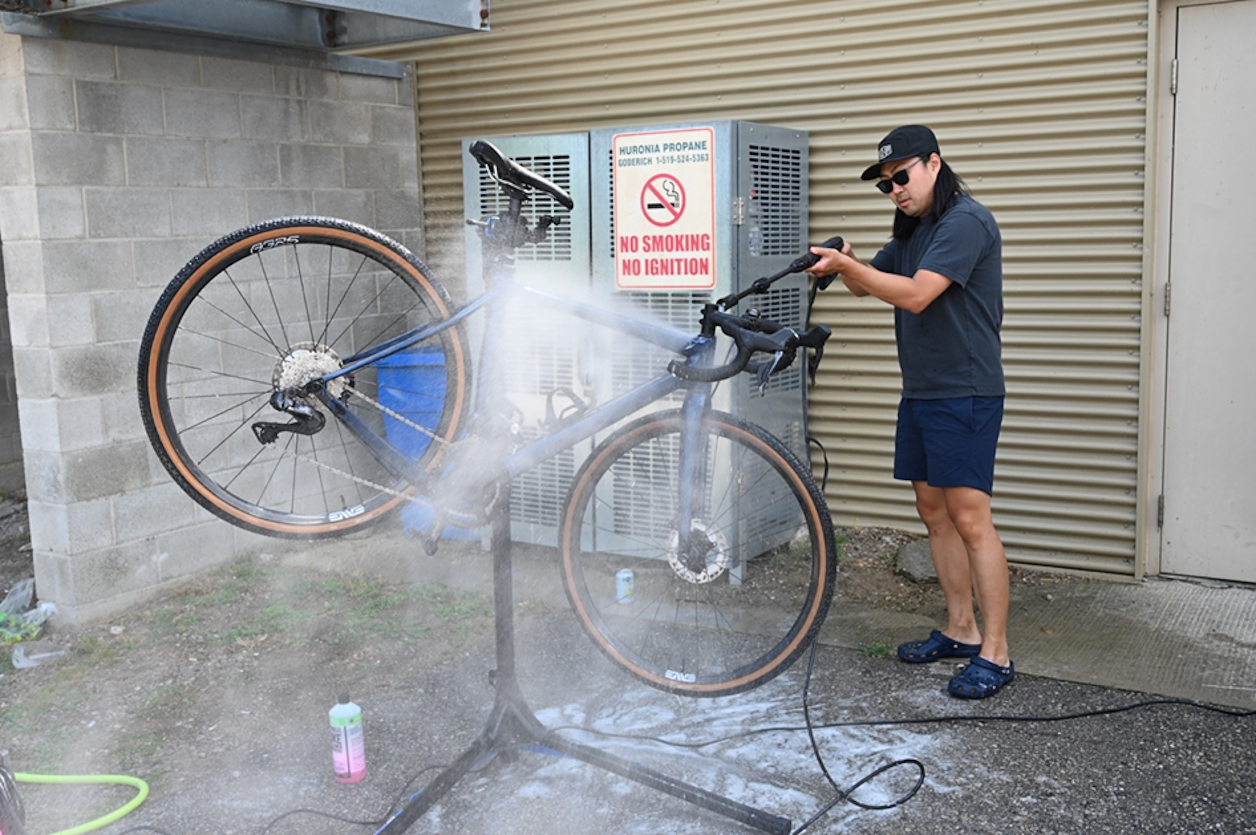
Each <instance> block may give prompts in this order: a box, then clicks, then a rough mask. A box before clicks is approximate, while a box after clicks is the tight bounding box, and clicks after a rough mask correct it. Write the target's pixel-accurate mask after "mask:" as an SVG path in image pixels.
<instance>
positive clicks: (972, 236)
mask: <svg viewBox="0 0 1256 835" xmlns="http://www.w3.org/2000/svg"><path fill="white" fill-rule="evenodd" d="M870 263H871V265H872V266H873V267H875V268H876V269H878V270H881V271H883V272H888V273H897V274H898V275H905V276H913V275H915V274H916V271H917V270H921V269H924V270H931V271H932V272H935V273H939V274H941V275H944V276H946V277H947V278H949V279H950V280H951V285H950V286H949V287H947V288H946V290H945V291H944V292H943V293H942V295H940V296H938V297H937V298H936V299H934V300H933V302H931V303H930V304H929V306H928V307H927V308H925V309H924V310H923V311H921V312H920V313H911V312H908V311H906V310H903V309H902V308H898V307H896V308H894V336H895V339H896V340H897V341H898V364H899V367H900V368H901V369H902V371H903V397H906V398H911V399H917V400H941V399H942V398H946V397H998V396H1001V395H1003V394H1005V393H1006V390H1005V388H1004V385H1003V364H1002V360H1001V347H1000V343H999V328H1000V327H1001V326H1002V324H1003V241H1002V238H1001V237H1000V235H999V227H998V224H996V223H995V222H994V215H992V214H990V210H989V209H987V208H986V207H985V206H982V205H981V204H980V203H978V202H977V201H976V200H973V199H972V198H971V197H969V196H968V195H966V194H959V195H956V198H955V202H954V204H952V206H951V208H950V209H948V210H947V211H946V213H945V214H943V215H942V217H941V218H939V219H938V221H937V222H936V223H935V222H933V221H930V220H928V219H922V220H921V222H920V225H919V226H917V227H916V231H915V232H914V233H913V234H912V236H911V237H910V238H908V239H907V240H905V241H904V240H899V239H893V240H891V241H890V242H889V243H888V244H886V245H885V247H884V248H883V249H882V250H881V251H880V252H878V253H877V254H876V256H875V257H874V258H873V259H872V261H871V262H870Z"/></svg>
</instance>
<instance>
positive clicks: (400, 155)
mask: <svg viewBox="0 0 1256 835" xmlns="http://www.w3.org/2000/svg"><path fill="white" fill-rule="evenodd" d="M412 89H413V88H412V85H411V83H410V80H409V79H408V78H405V77H402V78H395V77H380V76H367V75H355V74H350V73H344V72H334V71H327V70H320V69H311V68H308V67H301V66H290V65H284V64H272V63H267V62H262V61H258V60H245V59H231V58H222V57H207V56H198V55H190V54H182V53H173V52H162V51H150V50H144V49H135V48H130V47H115V46H107V45H101V44H91V43H70V42H62V41H57V40H48V39H40V38H29V37H28V38H19V37H17V36H13V35H0V111H2V112H3V116H2V117H0V247H2V250H0V251H2V253H3V263H4V268H5V279H6V283H7V290H8V320H9V323H10V331H11V337H12V346H13V347H12V351H13V369H14V378H15V383H16V394H17V398H18V411H19V415H20V422H21V438H22V452H23V457H24V460H25V482H26V492H27V495H28V498H29V505H28V506H29V510H30V522H31V536H32V544H33V546H34V552H35V575H36V585H37V588H38V593H39V597H40V598H41V599H42V600H51V601H53V602H55V603H56V604H57V605H58V608H59V613H60V617H61V618H62V619H63V620H64V621H66V622H69V623H82V622H87V621H91V620H97V619H100V618H104V617H108V616H109V615H111V614H113V613H115V612H118V611H120V610H122V609H124V608H126V607H127V606H130V605H133V604H135V603H137V602H139V601H141V600H143V599H144V597H146V596H148V595H151V594H152V593H153V590H154V589H156V588H159V587H161V586H163V585H166V584H169V583H171V582H174V581H177V580H179V579H180V578H183V577H186V576H187V575H189V574H193V573H196V572H199V571H202V570H204V569H206V568H207V567H210V566H213V565H217V564H221V563H223V562H226V561H228V560H230V559H232V558H233V557H234V556H235V555H236V554H238V553H241V552H245V551H248V550H260V549H264V548H273V547H275V544H274V541H273V540H260V538H258V537H254V536H252V535H249V534H245V533H243V532H240V531H237V530H236V529H235V528H232V527H231V526H230V525H228V524H227V523H225V522H221V521H219V520H217V519H216V518H214V517H212V516H210V515H209V514H207V513H205V512H203V511H202V510H200V508H199V507H198V506H196V505H195V504H193V503H192V501H191V500H190V499H188V498H187V497H186V496H184V494H183V493H182V492H181V491H180V490H179V489H178V488H177V487H176V486H175V485H174V484H173V482H171V480H170V479H169V477H168V476H167V475H166V473H165V471H164V470H163V469H162V468H161V466H160V464H159V463H158V461H157V458H156V456H155V455H154V454H153V453H152V451H151V449H150V448H149V445H148V442H147V439H146V437H145V435H144V430H143V426H142V424H141V421H140V416H139V408H138V406H137V398H136V393H135V368H136V357H137V353H138V349H139V340H140V336H141V335H142V333H143V329H144V325H145V323H146V321H147V318H148V315H149V312H150V311H151V309H152V307H153V305H154V303H155V302H156V299H157V297H158V296H159V295H160V293H161V291H162V289H163V288H164V287H165V285H166V284H167V283H168V282H169V280H170V279H171V278H172V277H173V276H174V274H175V273H176V272H177V271H178V270H179V268H180V267H181V266H182V265H183V264H184V263H185V262H186V261H187V260H188V259H189V258H191V257H192V256H193V255H194V254H195V253H196V252H198V251H199V250H200V249H201V248H203V247H204V246H205V245H206V244H208V243H210V242H211V241H213V240H214V239H216V238H217V237H219V236H221V235H224V234H226V233H228V232H231V231H233V230H235V229H237V228H239V227H242V226H244V225H246V224H248V223H252V222H257V221H262V220H266V219H269V218H272V217H277V216H281V215H294V214H311V213H313V214H323V215H331V216H336V217H342V218H346V219H349V220H354V221H358V222H360V223H364V224H366V225H368V226H372V227H375V228H377V229H380V230H381V231H384V232H386V233H388V234H391V235H392V236H394V237H396V238H398V239H399V240H401V241H402V242H404V243H407V244H408V245H410V246H412V247H413V246H415V245H416V241H415V240H414V238H415V236H416V235H417V229H418V226H419V206H418V197H417V186H418V175H417V162H416V154H415V124H414V110H413V104H412ZM0 359H2V357H0ZM0 376H2V372H0ZM2 410H3V402H2V395H0V417H2V414H3V411H2ZM2 448H3V435H2V434H0V451H2Z"/></svg>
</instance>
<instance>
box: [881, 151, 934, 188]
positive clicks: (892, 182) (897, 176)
mask: <svg viewBox="0 0 1256 835" xmlns="http://www.w3.org/2000/svg"><path fill="white" fill-rule="evenodd" d="M924 161H925V158H924V157H917V158H916V162H924ZM916 162H913V163H912V164H911V165H908V166H905V167H903V168H900V169H898V170H897V171H895V172H894V174H893V176H891V177H886V178H885V179H884V180H877V188H878V189H880V190H881V193H882V194H889V193H890V192H891V191H893V190H894V186H896V185H898V186H905V185H907V181H908V180H910V179H911V175H910V174H908V173H907V172H908V171H910V170H911V169H912V167H913V166H915V165H916Z"/></svg>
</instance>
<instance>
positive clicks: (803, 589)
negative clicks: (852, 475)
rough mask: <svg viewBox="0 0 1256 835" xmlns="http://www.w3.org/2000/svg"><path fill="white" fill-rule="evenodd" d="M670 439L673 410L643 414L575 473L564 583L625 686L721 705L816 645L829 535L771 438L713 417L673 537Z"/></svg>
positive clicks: (806, 478) (820, 509) (676, 424)
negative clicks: (690, 509) (690, 498)
mask: <svg viewBox="0 0 1256 835" xmlns="http://www.w3.org/2000/svg"><path fill="white" fill-rule="evenodd" d="M681 428H682V419H681V416H680V413H679V412H667V413H663V414H661V415H651V416H647V417H645V418H643V419H641V420H638V421H636V422H634V423H632V424H629V425H628V426H626V427H624V428H623V429H621V430H619V431H618V432H616V433H615V435H613V436H612V437H611V438H610V439H608V440H607V441H606V442H604V443H603V444H602V445H601V446H599V448H598V449H597V450H596V451H595V452H594V454H593V455H592V456H591V457H590V459H589V461H588V462H586V464H585V465H584V467H583V468H582V470H581V471H580V473H579V474H577V476H576V479H575V481H574V484H573V487H572V491H571V497H570V500H569V503H568V506H567V510H566V514H565V516H564V521H563V529H562V535H561V540H560V541H561V547H562V552H563V553H562V558H563V580H564V583H565V586H566V589H567V594H568V597H569V599H570V600H571V603H572V606H573V607H574V609H575V611H576V613H577V615H578V616H579V618H580V620H581V623H582V624H583V625H584V627H585V629H586V631H588V633H589V634H590V636H591V637H592V638H593V640H594V641H595V642H596V643H597V645H598V646H599V647H600V648H601V649H602V650H603V651H604V652H606V654H607V655H609V656H610V657H611V658H612V659H613V660H614V661H615V662H616V663H618V664H620V665H621V666H623V667H624V668H625V669H627V670H628V671H629V672H631V673H632V674H633V675H635V676H637V677H638V678H640V679H642V680H644V681H646V682H647V683H649V684H651V685H653V686H655V687H658V688H660V689H663V690H667V691H670V692H676V693H682V694H686V695H693V696H721V695H728V694H731V693H737V692H740V691H743V690H748V689H750V688H752V687H756V686H758V685H759V684H762V683H763V682H765V681H768V680H769V679H771V678H773V677H775V676H777V675H779V674H780V673H781V672H782V671H784V670H785V669H786V668H787V667H788V666H789V665H790V664H791V663H792V662H793V661H794V660H796V659H797V658H798V657H799V655H801V654H802V652H803V651H804V650H805V649H806V648H807V647H808V646H809V644H810V642H811V641H812V640H814V638H815V635H816V633H817V632H818V630H819V628H820V625H821V623H822V622H823V620H824V616H825V614H826V613H827V611H828V607H829V603H830V601H831V598H832V594H833V585H834V581H835V576H836V562H835V560H834V539H833V530H832V525H831V523H830V521H829V516H828V510H827V507H826V506H825V504H824V500H823V497H822V496H821V495H820V491H819V488H818V487H816V485H815V482H814V480H813V479H812V478H811V476H810V475H809V474H808V473H807V472H806V471H804V470H803V469H802V466H801V465H800V464H799V462H798V460H797V459H796V458H795V457H794V456H793V455H792V454H791V453H790V452H789V451H788V450H787V449H786V448H785V447H784V446H782V445H781V444H780V442H779V441H777V440H776V439H775V438H773V437H772V436H770V435H768V434H767V433H766V432H764V431H763V430H762V429H759V428H758V427H755V426H753V425H751V424H748V423H745V422H743V421H740V420H738V419H737V418H734V417H732V416H729V415H723V414H714V415H712V416H711V417H710V418H709V419H708V420H706V421H704V423H703V427H702V430H703V431H702V434H703V439H702V444H703V447H704V450H705V453H706V462H707V464H706V467H705V472H704V473H702V474H701V476H700V478H699V481H700V482H701V484H700V489H698V490H697V491H696V493H697V496H698V498H697V499H695V503H696V507H695V512H694V514H693V518H691V519H690V520H688V526H689V529H690V530H689V536H688V537H685V536H682V531H681V526H682V523H681V521H680V519H679V518H678V510H677V509H678V506H679V503H680V501H679V483H678V482H679V478H680V476H679V464H678V461H679V454H680V445H681ZM625 572H630V573H625ZM626 590H627V591H628V593H627V594H626V593H625V592H626Z"/></svg>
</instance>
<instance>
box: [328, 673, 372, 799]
mask: <svg viewBox="0 0 1256 835" xmlns="http://www.w3.org/2000/svg"><path fill="white" fill-rule="evenodd" d="M327 716H328V718H329V719H330V720H331V761H332V765H333V766H334V767H335V769H336V779H337V780H339V781H340V782H341V783H356V782H358V781H359V780H361V779H362V778H363V777H365V776H366V745H365V742H366V740H365V738H364V737H363V730H362V708H360V707H358V706H357V705H355V704H354V703H353V702H351V701H349V694H348V693H345V694H344V695H342V696H341V697H340V698H339V700H338V703H337V704H336V706H335V707H333V708H332V709H331V710H329V711H327Z"/></svg>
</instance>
